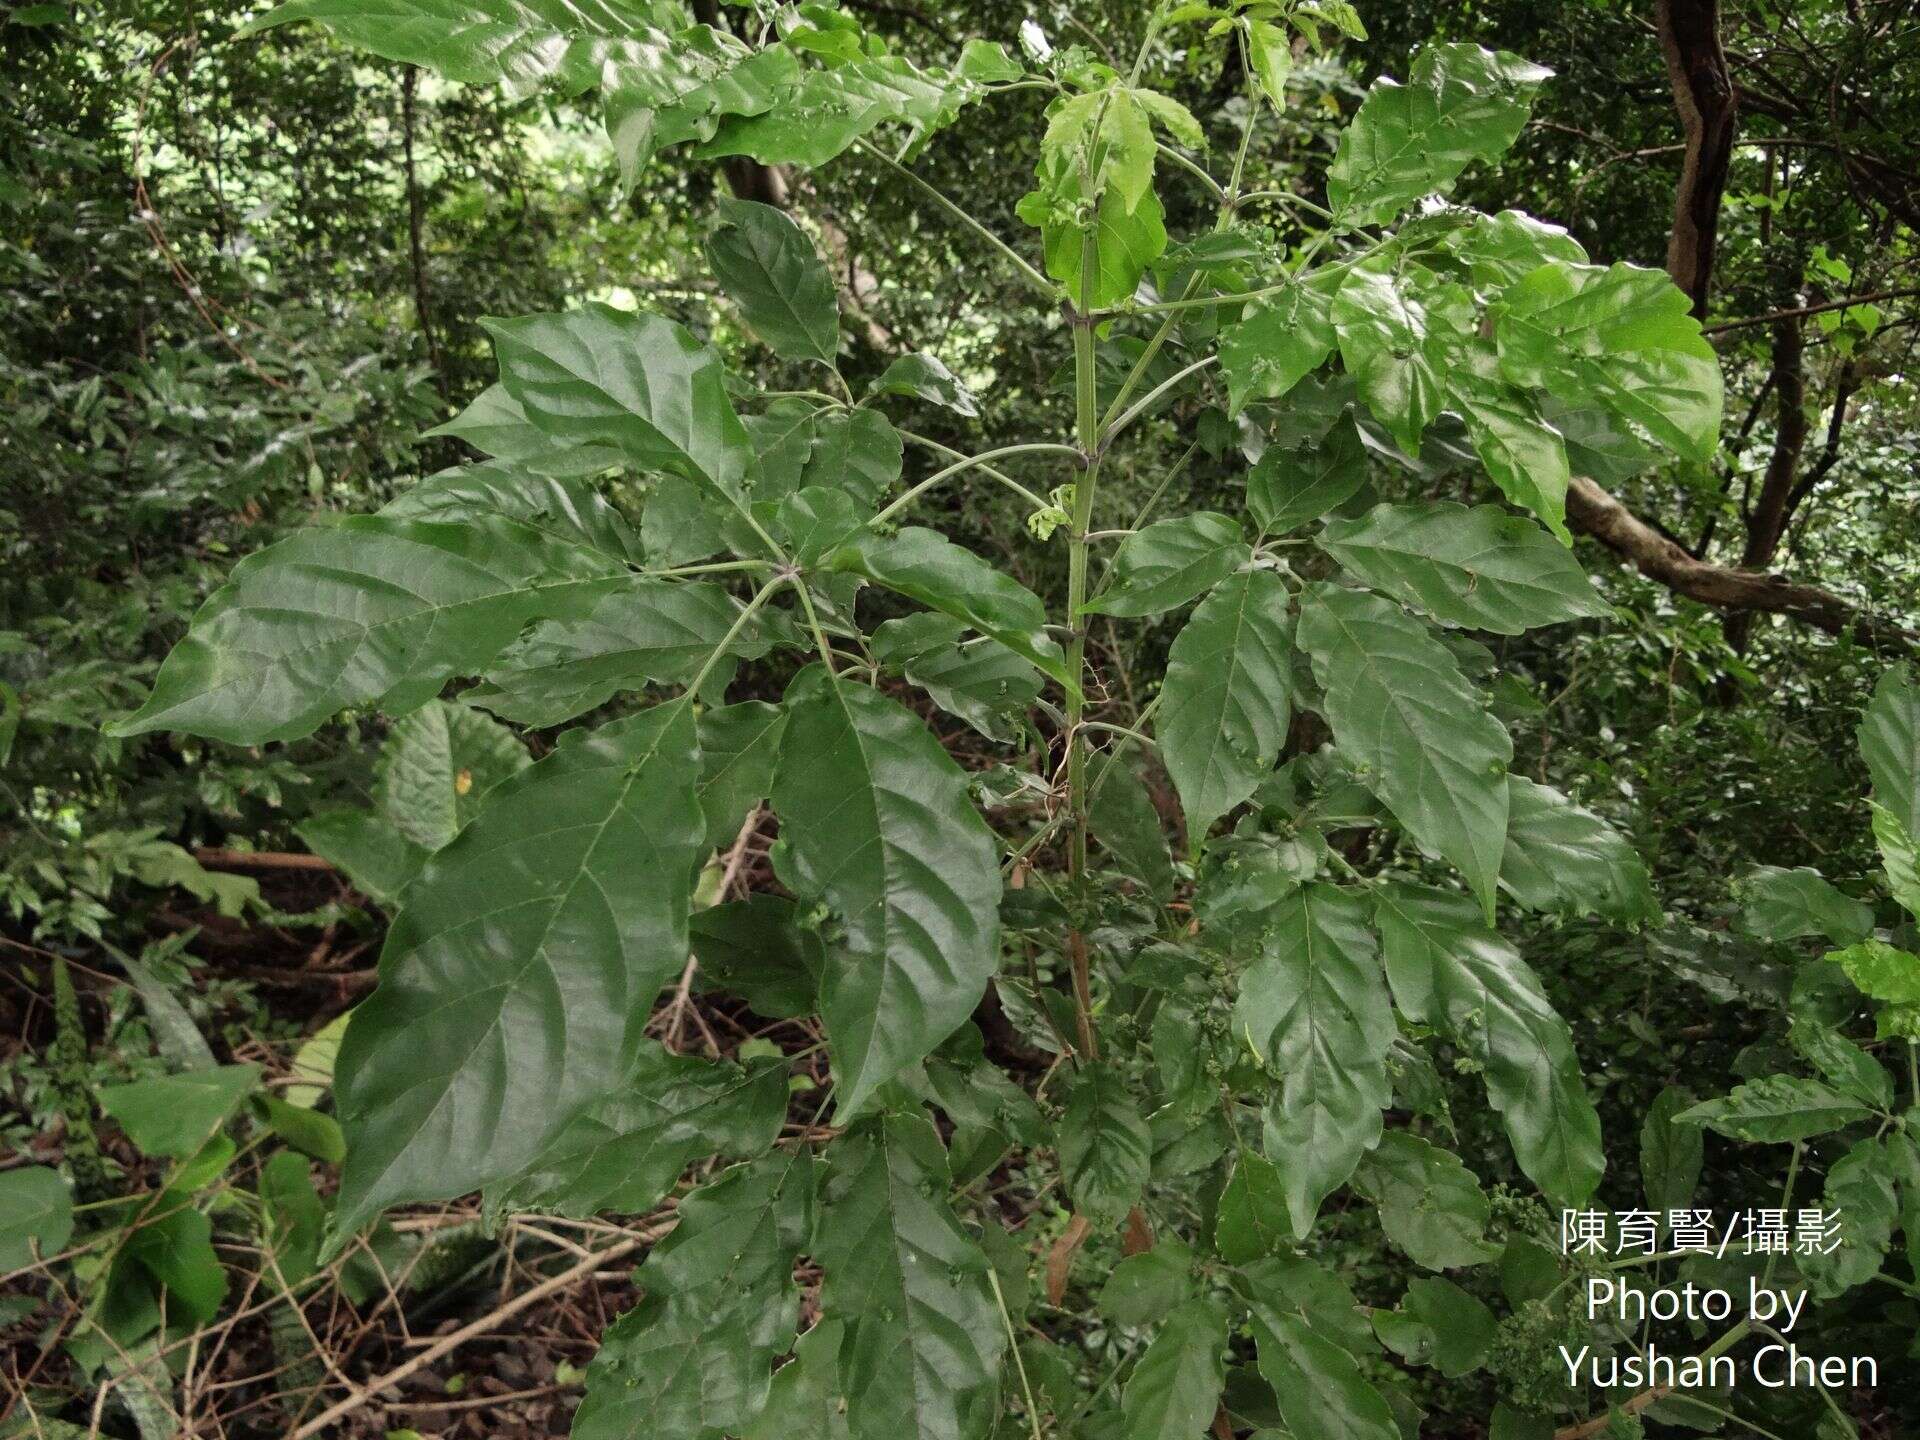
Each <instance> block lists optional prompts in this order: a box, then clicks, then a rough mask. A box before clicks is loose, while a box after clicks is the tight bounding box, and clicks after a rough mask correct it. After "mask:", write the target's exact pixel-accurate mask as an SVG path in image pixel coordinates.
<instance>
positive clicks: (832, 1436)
mask: <svg viewBox="0 0 1920 1440" xmlns="http://www.w3.org/2000/svg"><path fill="white" fill-rule="evenodd" d="M846 1331H847V1327H846V1326H845V1325H843V1324H842V1323H841V1322H840V1321H838V1320H822V1321H821V1322H820V1323H819V1324H817V1325H815V1326H814V1327H813V1328H812V1329H811V1330H809V1331H807V1333H806V1334H804V1335H802V1336H801V1337H800V1338H799V1339H798V1340H797V1341H795V1342H794V1346H793V1359H792V1360H791V1361H790V1362H789V1363H787V1364H785V1365H782V1366H781V1367H780V1368H779V1369H778V1370H777V1371H775V1372H774V1376H773V1388H772V1390H771V1391H770V1392H769V1393H768V1395H767V1403H766V1407H765V1408H764V1409H763V1410H761V1412H760V1414H759V1416H758V1417H757V1418H756V1419H755V1420H754V1422H753V1423H752V1424H751V1425H749V1426H747V1427H746V1428H745V1429H744V1430H742V1431H741V1432H740V1434H741V1436H742V1440H847V1434H848V1432H847V1414H846V1407H845V1406H844V1405H843V1404H842V1403H841V1400H840V1347H841V1344H842V1343H843V1342H844V1340H845V1338H846Z"/></svg>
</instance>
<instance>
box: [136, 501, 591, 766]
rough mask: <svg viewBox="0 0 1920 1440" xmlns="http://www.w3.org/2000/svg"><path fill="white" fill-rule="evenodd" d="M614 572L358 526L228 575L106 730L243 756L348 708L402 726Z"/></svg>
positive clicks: (540, 542) (427, 533) (504, 523)
mask: <svg viewBox="0 0 1920 1440" xmlns="http://www.w3.org/2000/svg"><path fill="white" fill-rule="evenodd" d="M624 573H625V571H624V569H623V567H621V566H620V565H618V564H617V563H616V562H615V561H613V560H612V559H610V558H608V557H606V556H604V555H601V554H600V553H599V552H597V551H594V550H589V549H586V548H584V547H582V546H578V545H570V544H565V543H562V542H560V541H557V540H555V539H553V538H552V537H550V536H549V535H547V534H544V533H542V532H540V531H538V530H534V529H532V528H531V527H529V526H527V525H523V524H520V523H518V522H516V521H511V520H504V519H474V520H467V521H464V522H462V523H460V524H437V523H432V522H427V521H419V520H394V519H390V518H388V517H385V516H380V515H362V516H356V517H354V518H353V519H350V520H346V521H343V522H342V523H341V524H339V525H334V526H329V527H326V528H316V529H311V530H302V531H300V532H298V533H297V534H295V535H292V536H290V537H289V538H287V539H285V540H282V541H281V542H280V543H279V544H277V545H270V546H268V547H267V548H266V549H264V550H261V551H258V552H256V553H255V554H253V555H250V556H248V557H247V558H246V559H245V560H242V561H241V562H240V563H239V564H238V565H236V566H235V567H234V570H233V576H232V578H231V579H230V580H229V581H228V582H227V584H226V585H224V586H222V587H221V588H220V589H219V590H218V591H216V592H215V593H214V595H213V597H212V598H211V599H209V600H208V601H207V603H206V604H205V605H203V606H202V607H201V608H200V613H199V614H197V615H196V616H194V619H193V625H192V627H191V628H190V629H189V630H188V631H187V636H186V638H185V639H184V640H182V641H181V642H180V643H179V644H178V645H176V646H174V648H173V652H172V653H171V654H170V655H168V656H167V660H166V663H165V664H164V665H162V666H161V667H160V674H159V677H158V678H157V679H156V680H155V681H154V687H153V694H152V695H150V696H149V697H148V698H147V702H146V703H145V704H144V705H142V706H141V707H140V709H139V710H138V711H136V712H135V713H134V714H132V715H130V716H128V717H127V718H126V719H124V720H121V721H119V722H118V723H116V724H115V725H114V726H112V727H110V728H111V730H112V732H113V733H115V734H119V735H140V734H144V733H146V732H147V731H149V730H163V729H164V730H185V731H188V732H190V733H192V734H196V735H207V736H210V737H212V738H214V739H216V740H227V741H231V742H232V743H234V744H237V745H253V744H259V743H261V742H264V741H268V740H294V739H298V738H299V737H300V736H302V735H307V734H310V733H311V732H312V731H314V730H315V729H317V728H318V727H319V726H320V725H321V724H322V723H323V722H324V721H326V720H328V719H331V718H332V717H333V716H334V715H335V714H337V713H338V712H339V711H341V710H344V709H346V708H347V707H348V706H350V705H363V704H378V705H379V706H381V707H382V708H383V709H385V710H386V711H388V712H389V713H390V714H405V713H406V712H407V711H409V710H412V709H414V708H415V707H417V706H419V705H421V704H423V703H424V702H426V701H427V700H430V699H432V698H433V697H434V695H435V694H437V693H438V692H439V690H440V687H441V686H442V685H444V684H445V683H446V682H447V681H448V680H449V679H451V678H452V677H453V676H456V675H464V674H473V673H475V672H476V671H479V670H481V669H483V668H485V666H486V665H487V664H488V662H490V661H491V660H492V659H493V658H494V656H496V655H498V654H499V653H500V651H501V650H502V649H504V648H505V647H506V645H507V644H508V642H510V641H511V640H512V639H513V638H514V636H515V635H517V634H518V633H519V632H520V629H521V627H523V626H524V625H526V624H527V623H528V622H529V621H532V620H536V619H542V618H561V617H577V616H580V615H584V614H585V613H587V611H588V610H590V609H591V608H592V606H593V604H594V603H595V602H596V601H597V600H598V599H600V597H601V596H603V595H604V594H605V593H606V592H607V590H608V589H609V588H610V587H611V586H612V585H613V584H614V583H615V581H616V580H617V578H618V577H619V576H621V575H622V574H624Z"/></svg>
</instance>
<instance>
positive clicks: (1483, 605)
mask: <svg viewBox="0 0 1920 1440" xmlns="http://www.w3.org/2000/svg"><path fill="white" fill-rule="evenodd" d="M1317 543H1318V544H1319V546H1320V548H1321V549H1322V550H1325V551H1326V552H1327V553H1328V554H1330V555H1332V556H1333V558H1334V559H1336V560H1338V561H1339V562H1340V564H1341V565H1342V567H1344V568H1345V569H1346V571H1347V572H1348V573H1349V574H1350V575H1352V576H1353V577H1354V578H1355V579H1356V580H1359V581H1362V582H1363V583H1365V584H1367V585H1371V586H1372V587H1373V588H1374V589H1376V590H1382V591H1385V592H1386V593H1387V594H1389V595H1391V596H1393V598H1394V599H1396V600H1398V601H1400V603H1401V604H1403V605H1411V606H1413V607H1414V608H1416V609H1420V610H1424V611H1426V612H1427V613H1428V614H1429V615H1431V616H1433V618H1434V619H1436V620H1438V621H1440V622H1441V623H1442V624H1444V625H1459V626H1463V627H1465V628H1466V629H1469V630H1491V631H1493V632H1494V633H1495V634H1497V635H1519V634H1522V633H1524V632H1525V631H1527V630H1530V629H1532V628H1533V627H1534V626H1536V625H1557V624H1559V623H1561V622H1562V621H1566V620H1581V619H1592V618H1598V617H1604V616H1609V615H1611V614H1613V610H1612V608H1611V607H1610V606H1609V605H1608V604H1607V603H1606V602H1605V601H1604V600H1602V599H1601V598H1600V596H1599V594H1598V593H1597V592H1596V591H1595V590H1594V588H1593V583H1592V582H1591V581H1590V580H1588V579H1587V574H1586V571H1584V570H1582V569H1581V568H1580V564H1579V562H1578V561H1576V560H1575V559H1574V558H1573V557H1572V556H1571V555H1570V554H1568V553H1567V550H1566V548H1565V547H1564V546H1561V545H1557V544H1555V543H1554V542H1553V541H1552V540H1551V539H1549V538H1548V537H1547V536H1546V535H1544V534H1542V533H1541V531H1540V527H1539V526H1537V525H1534V524H1532V523H1530V522H1529V521H1526V520H1522V519H1520V518H1519V517H1518V516H1516V515H1511V514H1509V513H1507V512H1506V511H1505V510H1502V509H1501V508H1500V507H1499V506H1497V505H1475V506H1473V507H1472V508H1471V509H1469V508H1468V507H1467V506H1465V505H1456V504H1454V503H1453V502H1452V501H1432V502H1428V503H1426V504H1421V505H1376V506H1374V508H1373V509H1371V510H1369V511H1368V512H1367V513H1366V514H1365V515H1362V516H1359V517H1358V518H1356V519H1352V520H1340V519H1334V520H1329V521H1328V522H1327V523H1326V525H1325V526H1324V527H1323V528H1322V529H1321V531H1320V534H1319V535H1318V537H1317Z"/></svg>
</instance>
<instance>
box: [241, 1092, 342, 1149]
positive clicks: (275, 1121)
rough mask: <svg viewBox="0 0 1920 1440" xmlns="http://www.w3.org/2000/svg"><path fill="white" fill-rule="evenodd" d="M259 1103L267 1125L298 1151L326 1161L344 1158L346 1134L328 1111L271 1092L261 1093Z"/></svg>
mask: <svg viewBox="0 0 1920 1440" xmlns="http://www.w3.org/2000/svg"><path fill="white" fill-rule="evenodd" d="M260 1104H261V1107H262V1108H263V1109H264V1110H265V1111H266V1119H267V1128H268V1129H269V1130H271V1131H272V1132H273V1133H274V1134H276V1135H278V1136H279V1137H280V1138H281V1139H282V1140H284V1141H286V1142H287V1144H289V1145H291V1146H292V1147H293V1148H294V1149H296V1150H298V1151H299V1152H300V1153H301V1154H302V1155H311V1156H312V1157H313V1158H314V1159H316V1160H320V1161H324V1162H325V1163H326V1164H328V1165H338V1164H339V1163H340V1162H341V1161H342V1160H344V1159H346V1158H347V1141H346V1137H345V1136H344V1135H342V1134H341V1133H340V1122H339V1121H337V1120H335V1119H334V1118H333V1117H332V1116H331V1115H323V1114H321V1113H320V1112H319V1111H318V1110H315V1109H313V1108H312V1107H310V1106H306V1105H289V1104H288V1103H287V1102H286V1101H284V1100H281V1099H277V1098H276V1097H274V1096H272V1095H263V1096H261V1097H260Z"/></svg>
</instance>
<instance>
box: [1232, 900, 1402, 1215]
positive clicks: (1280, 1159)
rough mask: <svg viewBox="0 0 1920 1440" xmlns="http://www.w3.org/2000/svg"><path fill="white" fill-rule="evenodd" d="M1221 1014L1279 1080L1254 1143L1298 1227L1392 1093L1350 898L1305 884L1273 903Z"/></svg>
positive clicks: (1374, 1125) (1373, 953)
mask: <svg viewBox="0 0 1920 1440" xmlns="http://www.w3.org/2000/svg"><path fill="white" fill-rule="evenodd" d="M1233 1019H1234V1029H1235V1030H1236V1031H1237V1032H1238V1033H1239V1034H1240V1035H1242V1036H1244V1037H1245V1039H1246V1041H1247V1043H1248V1044H1249V1045H1250V1046H1251V1047H1252V1049H1253V1053H1254V1055H1255V1056H1257V1057H1258V1058H1259V1060H1260V1062H1261V1063H1262V1064H1263V1065H1265V1066H1266V1067H1267V1069H1268V1070H1269V1071H1270V1072H1271V1073H1272V1074H1274V1075H1275V1076H1277V1077H1279V1079H1280V1084H1281V1090H1280V1098H1279V1100H1278V1101H1277V1102H1276V1104H1275V1105H1274V1106H1273V1108H1272V1109H1271V1110H1270V1111H1269V1113H1268V1115H1267V1123H1266V1145H1265V1148H1266V1152H1267V1156H1268V1158H1269V1159H1270V1160H1272V1161H1273V1162H1274V1163H1275V1165H1277V1166H1278V1167H1279V1169H1280V1175H1281V1179H1282V1180H1283V1181H1284V1183H1285V1188H1286V1198H1287V1211H1288V1215H1289V1217H1290V1219H1291V1222H1292V1226H1293V1233H1294V1234H1295V1235H1296V1236H1303V1235H1305V1234H1306V1233H1307V1232H1308V1231H1309V1230H1311V1229H1312V1228H1313V1219H1314V1215H1315V1213H1316V1212H1317V1211H1318V1210H1319V1208H1320V1202H1321V1201H1322V1200H1324V1199H1326V1197H1327V1196H1328V1195H1330V1194H1332V1193H1333V1191H1334V1190H1335V1189H1337V1188H1338V1187H1339V1186H1340V1185H1341V1184H1343V1183H1344V1182H1345V1181H1346V1179H1347V1177H1348V1176H1349V1175H1351V1174H1352V1173H1353V1170H1354V1167H1355V1166H1356V1165H1358V1164H1359V1163H1360V1157H1361V1156H1362V1155H1364V1154H1365V1153H1366V1151H1367V1150H1368V1149H1370V1148H1371V1147H1372V1146H1373V1145H1374V1143H1375V1142H1376V1141H1377V1140H1378V1139H1379V1138H1380V1112H1381V1111H1382V1110H1383V1109H1384V1108H1386V1105H1387V1103H1388V1102H1389V1101H1390V1100H1391V1099H1392V1098H1393V1089H1392V1086H1391V1085H1389V1084H1388V1082H1387V1069H1386V1055H1387V1049H1388V1047H1389V1046H1390V1045H1392V1043H1393V1037H1394V1033H1395V1032H1394V1025H1393V1009H1392V1006H1391V1004H1390V1003H1389V1001H1388V998H1387V987H1386V983H1385V980H1384V979H1383V977H1382V976H1381V973H1380V960H1379V955H1378V952H1377V948H1376V945H1375V942H1374V938H1373V932H1372V930H1371V928H1370V927H1369V926H1368V924H1367V913H1366V907H1365V905H1364V904H1363V903H1362V902H1361V901H1360V899H1359V898H1358V897H1356V896H1354V895H1351V894H1349V893H1347V892H1346V891H1343V890H1340V889H1338V888H1336V887H1334V886H1332V885H1325V884H1317V883H1316V884H1311V885H1303V886H1301V887H1300V888H1299V889H1297V890H1295V891H1294V892H1293V893H1292V894H1291V895H1290V896H1289V897H1288V898H1287V899H1286V900H1284V901H1282V902H1281V903H1280V904H1278V905H1276V906H1274V907H1273V909H1272V910H1271V911H1270V912H1269V914H1268V918H1267V924H1266V928H1265V931H1264V933H1263V935H1262V938H1261V950H1260V958H1259V959H1257V960H1256V961H1254V963H1253V965H1252V966H1251V967H1249V968H1248V970H1247V972H1246V974H1245V975H1243V976H1242V977H1241V979H1240V998H1239V1001H1238V1003H1237V1004H1236V1005H1235V1007H1234V1012H1233Z"/></svg>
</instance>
